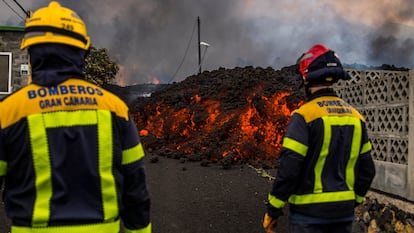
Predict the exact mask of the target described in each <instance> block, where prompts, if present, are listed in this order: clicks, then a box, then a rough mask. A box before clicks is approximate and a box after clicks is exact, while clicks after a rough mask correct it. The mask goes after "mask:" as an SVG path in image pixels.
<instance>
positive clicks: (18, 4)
mask: <svg viewBox="0 0 414 233" xmlns="http://www.w3.org/2000/svg"><path fill="white" fill-rule="evenodd" d="M13 2H14V3H16V5H17V6H18V7H19V8H20V9H21V10H22V11H23V12H24V14H25V15H26V16H27V17H30V13H29V11H27V10H25V9H24V8H23V7H22V5H20V3H18V2H17V0H13Z"/></svg>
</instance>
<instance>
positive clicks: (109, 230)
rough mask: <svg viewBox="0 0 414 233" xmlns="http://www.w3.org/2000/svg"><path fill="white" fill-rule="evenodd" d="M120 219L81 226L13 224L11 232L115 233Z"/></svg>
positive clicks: (118, 227) (117, 230) (118, 228)
mask: <svg viewBox="0 0 414 233" xmlns="http://www.w3.org/2000/svg"><path fill="white" fill-rule="evenodd" d="M119 230H120V221H119V220H118V221H116V222H110V223H100V224H88V225H79V226H73V225H72V226H53V227H40V228H30V227H20V226H12V227H11V232H13V233H56V232H59V233H92V232H93V233H95V232H99V233H114V232H119Z"/></svg>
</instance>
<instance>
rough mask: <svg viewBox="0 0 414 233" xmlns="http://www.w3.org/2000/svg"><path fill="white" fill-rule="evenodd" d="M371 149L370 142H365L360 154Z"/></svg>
mask: <svg viewBox="0 0 414 233" xmlns="http://www.w3.org/2000/svg"><path fill="white" fill-rule="evenodd" d="M371 150H372V145H371V142H366V143H365V144H364V145H363V146H362V149H361V154H364V153H367V152H369V151H371Z"/></svg>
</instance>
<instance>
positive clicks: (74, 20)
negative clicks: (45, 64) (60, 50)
mask: <svg viewBox="0 0 414 233" xmlns="http://www.w3.org/2000/svg"><path fill="white" fill-rule="evenodd" d="M44 43H59V44H66V45H71V46H74V47H77V48H80V49H83V50H88V49H89V46H90V43H91V41H90V38H89V36H88V35H87V32H86V26H85V23H84V22H83V20H82V19H81V18H80V17H79V16H78V14H76V12H74V11H72V10H71V9H69V8H65V7H62V6H60V4H59V3H58V2H55V1H51V2H50V4H49V6H47V7H43V8H40V9H39V10H37V11H35V12H34V13H33V14H32V15H31V16H30V17H29V18H27V19H26V25H25V33H24V38H23V40H22V44H21V46H20V49H25V48H27V47H29V46H32V45H36V44H44Z"/></svg>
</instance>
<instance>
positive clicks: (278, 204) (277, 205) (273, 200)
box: [267, 194, 285, 209]
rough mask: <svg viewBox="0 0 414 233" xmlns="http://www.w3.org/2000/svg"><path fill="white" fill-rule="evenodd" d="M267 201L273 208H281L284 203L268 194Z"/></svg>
mask: <svg viewBox="0 0 414 233" xmlns="http://www.w3.org/2000/svg"><path fill="white" fill-rule="evenodd" d="M267 199H268V200H269V203H270V204H271V205H272V206H273V207H275V208H279V209H280V208H283V207H284V206H285V202H284V201H282V200H280V199H278V198H276V197H275V196H273V195H271V194H268V196H267Z"/></svg>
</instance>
